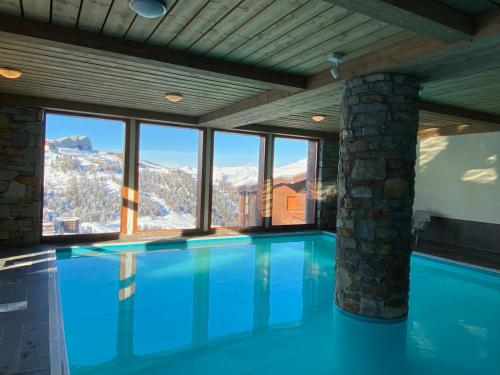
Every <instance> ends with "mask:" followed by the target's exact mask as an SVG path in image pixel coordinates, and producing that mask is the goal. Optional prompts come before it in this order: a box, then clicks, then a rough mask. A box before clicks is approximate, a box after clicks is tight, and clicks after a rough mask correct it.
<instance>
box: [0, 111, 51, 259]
mask: <svg viewBox="0 0 500 375" xmlns="http://www.w3.org/2000/svg"><path fill="white" fill-rule="evenodd" d="M42 133H43V110H41V109H37V108H28V107H21V106H0V249H2V250H3V249H8V248H12V247H20V246H33V245H37V244H38V239H39V231H40V181H41V164H42V151H43V150H42V146H43V134H42Z"/></svg>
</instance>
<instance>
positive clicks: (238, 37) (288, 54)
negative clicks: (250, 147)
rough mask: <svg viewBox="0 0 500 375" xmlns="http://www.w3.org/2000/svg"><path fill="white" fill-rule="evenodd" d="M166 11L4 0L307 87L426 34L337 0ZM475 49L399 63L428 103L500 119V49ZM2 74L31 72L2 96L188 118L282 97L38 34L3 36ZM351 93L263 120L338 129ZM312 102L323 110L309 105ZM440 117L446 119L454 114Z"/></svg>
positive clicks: (50, 19)
mask: <svg viewBox="0 0 500 375" xmlns="http://www.w3.org/2000/svg"><path fill="white" fill-rule="evenodd" d="M167 3H168V11H167V13H166V14H165V15H164V16H163V17H161V18H158V19H146V18H142V17H140V16H137V15H136V14H135V13H134V12H132V11H131V10H130V8H129V7H128V1H125V0H2V1H1V2H0V14H5V15H10V16H14V17H19V18H24V19H28V20H35V21H41V22H44V23H47V24H51V25H59V26H63V27H68V28H70V29H72V30H81V31H85V32H89V33H93V35H96V36H97V35H99V34H101V35H104V36H109V37H113V38H117V39H116V40H117V41H130V42H134V43H140V44H142V45H145V46H150V47H154V49H155V50H156V51H161V50H162V49H163V48H165V49H172V50H176V51H181V52H186V53H190V54H195V55H196V56H203V57H206V58H211V59H217V60H219V61H222V62H227V63H232V64H235V65H236V64H240V65H241V66H243V67H245V66H248V67H257V68H262V69H265V70H267V71H269V72H270V73H273V72H276V73H277V74H278V73H282V74H284V73H286V74H290V75H294V76H297V77H298V78H300V77H304V79H307V78H308V77H313V76H315V75H317V74H321V73H322V72H324V71H327V70H328V69H329V68H330V67H331V63H329V62H327V61H326V56H327V55H328V54H330V53H331V52H333V51H335V52H337V53H341V54H343V55H344V61H345V63H349V62H352V61H357V59H360V58H361V57H364V56H370V55H371V54H373V53H375V52H377V51H380V50H383V49H385V48H390V47H391V46H394V45H398V44H401V43H405V42H406V41H412V40H413V39H414V38H416V37H418V35H417V33H416V32H415V31H410V30H407V29H404V28H403V27H401V26H396V25H394V24H389V23H387V22H384V21H382V20H381V19H383V17H372V16H371V15H367V14H362V13H357V12H355V11H354V10H353V9H351V10H349V9H346V8H348V7H349V6H348V5H345V6H346V8H343V7H341V6H339V5H337V4H336V1H323V0H189V1H185V0H167ZM339 3H342V4H343V3H345V1H339ZM439 3H441V4H442V5H444V6H445V7H447V8H450V9H452V10H453V12H460V14H463V15H464V17H467V16H476V15H479V14H482V13H484V12H494V11H495V9H498V8H499V7H500V5H499V3H500V0H477V1H474V2H471V1H462V0H440V1H439ZM1 27H2V26H1V25H0V29H1ZM68 30H69V29H68ZM85 35H87V34H85ZM474 53H475V55H474V56H469V55H467V54H463V53H462V54H461V53H455V54H451V55H449V56H446V58H445V57H443V56H440V57H439V60H435V59H432V58H426V59H421V60H415V62H412V63H409V64H406V65H405V64H403V65H401V66H399V67H398V70H399V71H407V72H410V73H414V74H416V75H419V76H420V77H422V79H423V81H424V85H423V90H422V98H423V99H424V100H429V101H433V102H437V103H442V104H447V105H454V106H458V107H463V108H467V109H472V110H477V111H485V112H490V113H496V114H500V104H499V103H500V79H499V78H498V77H500V74H499V73H500V64H498V61H500V60H499V57H500V45H499V46H498V47H497V48H491V46H490V45H484V46H482V47H481V46H480V47H478V48H477V49H475V50H474ZM492 59H493V60H492ZM495 59H496V60H495ZM214 61H215V60H214ZM485 61H486V62H485ZM0 66H8V67H16V68H18V69H20V70H22V71H23V72H24V75H23V77H22V78H21V79H19V80H16V81H9V80H5V79H2V80H0V93H13V94H17V95H29V96H36V97H46V98H53V99H61V100H62V99H64V100H70V101H75V102H82V103H96V104H103V105H108V106H116V107H127V108H135V109H142V110H144V109H147V110H152V111H158V112H165V113H172V114H183V115H188V116H207V115H208V114H211V113H214V112H217V111H221V109H224V108H227V107H230V106H232V105H236V104H238V103H243V104H244V105H243V106H242V108H244V107H245V105H246V104H245V101H249V100H251V99H253V98H259V96H263V95H264V96H266V97H267V96H269V92H271V93H274V91H273V90H275V89H276V87H275V85H274V84H273V83H272V82H263V81H260V80H258V79H249V80H235V79H231V78H230V77H227V76H223V75H220V76H219V75H209V76H205V75H203V74H194V73H192V72H191V71H178V70H175V69H171V68H169V67H168V66H164V65H161V64H158V63H151V62H149V61H148V60H147V59H142V60H141V59H136V60H131V59H123V58H120V56H119V55H109V54H103V53H99V51H96V52H95V53H94V52H93V51H92V50H90V49H89V50H80V49H78V50H77V49H73V48H64V46H60V45H54V44H45V43H40V41H39V40H37V39H36V38H34V37H19V38H13V37H12V36H11V35H9V34H8V33H2V32H0ZM464 67H467V68H466V69H464ZM302 89H305V87H303V88H301V87H300V85H297V86H293V85H290V87H286V90H285V91H279V92H277V93H276V94H275V95H278V96H281V97H287V96H288V95H290V94H291V93H293V92H297V91H300V90H302ZM340 89H341V87H340ZM340 89H336V90H330V91H328V90H325V92H324V93H323V94H322V97H315V96H311V98H309V99H308V102H307V110H306V109H304V110H303V111H302V110H300V106H298V105H295V110H294V111H291V112H290V113H293V114H292V115H289V116H286V115H285V116H280V117H275V118H273V119H270V120H263V121H259V122H261V123H264V124H267V125H271V126H281V127H289V128H299V129H311V130H320V131H328V132H336V131H338V125H339V100H340V95H339V93H340V92H341V90H340ZM168 92H180V93H182V94H183V95H184V100H183V101H182V102H180V103H177V104H171V103H169V102H167V101H165V100H164V94H165V93H168ZM273 95H274V94H273ZM311 102H315V105H310V103H311ZM290 103H292V104H291V105H293V104H294V103H293V102H290ZM330 103H331V104H330ZM316 113H322V114H325V115H326V116H327V119H326V120H325V121H323V122H321V123H315V122H313V121H312V120H311V116H312V115H313V114H316ZM250 116H253V114H250ZM440 116H441V117H440V118H441V119H442V118H443V115H440ZM437 119H438V117H435V118H434V117H432V115H431V114H425V115H424V120H425V122H426V124H427V125H429V124H431V123H433V121H434V125H435V120H437ZM448 124H449V123H448ZM434 125H432V126H434ZM430 126H431V125H429V126H427V127H430Z"/></svg>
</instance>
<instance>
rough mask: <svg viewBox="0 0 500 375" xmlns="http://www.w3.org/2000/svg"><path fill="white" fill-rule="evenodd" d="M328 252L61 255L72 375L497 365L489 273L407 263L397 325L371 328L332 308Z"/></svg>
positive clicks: (318, 242) (291, 244) (494, 372)
mask: <svg viewBox="0 0 500 375" xmlns="http://www.w3.org/2000/svg"><path fill="white" fill-rule="evenodd" d="M333 248H334V242H333V241H331V240H329V241H325V239H324V238H322V239H310V240H306V241H297V240H295V241H294V240H292V239H290V238H288V239H287V240H282V241H279V240H275V239H273V241H272V242H271V241H267V240H265V241H260V240H255V241H252V243H251V244H245V245H227V246H217V247H212V248H208V247H205V248H203V249H200V250H181V251H156V252H150V253H147V254H144V253H142V254H133V253H128V254H122V255H111V256H104V257H90V258H79V259H70V260H64V261H60V262H59V264H58V265H59V270H60V279H61V288H62V300H63V313H64V318H65V329H66V336H67V343H68V352H69V360H70V368H71V372H72V374H86V373H92V374H156V373H158V374H160V373H161V374H170V373H172V374H218V375H219V374H273V375H274V374H334V373H346V374H384V375H387V374H389V375H391V374H421V373H426V375H431V374H442V373H454V374H464V375H465V374H476V373H477V374H480V373H484V374H491V375H498V374H500V372H499V370H500V363H499V359H498V358H495V356H494V355H493V354H494V353H495V351H496V350H497V349H498V348H500V324H499V323H498V319H497V318H498V316H500V301H499V300H498V299H495V296H496V297H498V296H500V282H499V279H498V278H495V277H487V276H484V277H483V276H481V277H477V275H475V274H474V272H469V273H460V272H456V270H454V269H452V268H450V267H448V268H447V267H444V266H443V267H444V268H443V267H441V266H439V265H436V264H434V263H432V262H430V263H429V262H428V261H427V262H425V261H417V262H415V260H414V261H413V263H412V267H413V268H412V294H411V306H410V316H409V318H408V320H407V321H404V322H400V323H394V324H376V323H373V322H366V321H363V320H360V319H357V318H353V317H352V316H350V315H346V314H345V313H340V312H339V311H338V310H337V309H336V308H334V306H333V292H334V272H333V271H334V251H333ZM113 267H114V272H109V271H110V269H112V268H113ZM89 275H97V276H96V277H94V276H92V277H90V276H89ZM436 280H439V283H436ZM75 288H77V289H75ZM78 288H82V289H78ZM84 288H85V290H87V291H91V292H89V293H79V292H78V291H79V290H83V289H84ZM75 291H77V292H76V293H75ZM492 291H493V295H492ZM494 293H497V294H494ZM75 295H78V298H75ZM492 296H493V297H492ZM473 297H475V298H477V301H480V303H481V306H482V307H484V308H483V309H481V310H480V311H477V308H475V306H474V303H473V301H472V300H467V298H469V299H470V298H473ZM464 299H465V303H464ZM84 306H85V307H86V308H83V307H84ZM113 307H114V309H115V310H114V313H110V312H112V311H113ZM457 353H460V354H459V355H457ZM450 371H451V372H450Z"/></svg>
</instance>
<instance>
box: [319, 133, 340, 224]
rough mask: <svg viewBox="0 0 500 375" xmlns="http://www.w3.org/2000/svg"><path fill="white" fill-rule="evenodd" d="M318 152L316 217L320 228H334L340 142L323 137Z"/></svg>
mask: <svg viewBox="0 0 500 375" xmlns="http://www.w3.org/2000/svg"><path fill="white" fill-rule="evenodd" d="M318 153H319V158H318V163H319V165H318V204H317V206H316V208H317V211H316V217H317V218H318V226H319V228H320V229H324V230H334V229H335V228H336V223H337V171H338V165H339V142H338V141H337V140H333V139H322V140H321V141H320V142H319V149H318Z"/></svg>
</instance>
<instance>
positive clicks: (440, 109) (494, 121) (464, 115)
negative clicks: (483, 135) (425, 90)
mask: <svg viewBox="0 0 500 375" xmlns="http://www.w3.org/2000/svg"><path fill="white" fill-rule="evenodd" d="M418 107H419V109H420V110H421V111H426V112H431V113H436V114H440V115H446V116H450V117H453V118H455V119H461V120H466V121H469V122H470V121H472V122H473V121H478V122H481V123H483V124H490V125H492V126H493V127H494V128H495V127H496V128H497V129H498V130H500V115H497V114H494V113H486V112H479V111H472V110H470V109H465V108H459V107H453V106H450V105H445V104H439V103H433V102H428V101H425V100H420V101H419V103H418Z"/></svg>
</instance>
